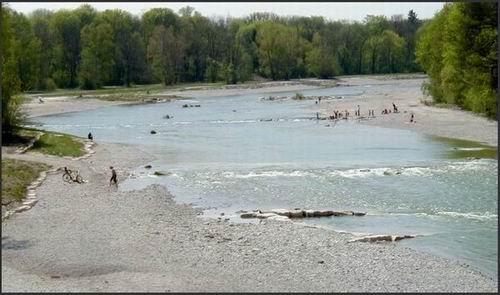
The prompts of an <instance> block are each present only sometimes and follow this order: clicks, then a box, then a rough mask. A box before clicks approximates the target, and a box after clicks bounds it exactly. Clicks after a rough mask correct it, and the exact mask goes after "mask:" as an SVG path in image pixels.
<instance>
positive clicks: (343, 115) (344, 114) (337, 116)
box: [330, 110, 349, 120]
mask: <svg viewBox="0 0 500 295" xmlns="http://www.w3.org/2000/svg"><path fill="white" fill-rule="evenodd" d="M348 117H349V111H348V110H345V111H343V112H342V111H337V110H334V111H333V115H331V116H330V120H336V119H342V118H345V119H347V118H348Z"/></svg>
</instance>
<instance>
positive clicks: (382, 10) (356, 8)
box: [7, 2, 444, 21]
mask: <svg viewBox="0 0 500 295" xmlns="http://www.w3.org/2000/svg"><path fill="white" fill-rule="evenodd" d="M84 3H85V2H11V3H9V2H7V5H8V6H9V7H11V8H13V9H14V10H16V11H18V12H22V13H26V14H28V13H30V12H32V11H33V10H35V9H38V8H46V9H49V10H58V9H63V8H68V9H74V8H77V7H78V6H80V5H82V4H84ZM87 3H88V4H90V5H92V6H93V7H94V8H95V9H97V10H98V11H103V10H106V9H115V8H119V9H123V10H127V11H129V12H130V13H132V14H135V15H141V14H143V13H144V12H146V11H147V10H149V9H151V8H155V7H167V8H170V9H172V10H174V11H176V12H177V11H178V10H179V8H181V7H184V6H187V5H189V6H191V7H194V8H195V10H196V11H199V12H200V13H201V14H202V15H204V16H208V17H211V16H223V17H225V16H233V17H241V16H247V15H249V14H251V13H253V12H273V13H276V14H278V15H281V16H285V15H301V16H323V17H325V18H326V19H329V20H342V19H347V20H358V21H360V20H363V19H364V18H365V17H366V15H368V14H374V15H385V16H387V17H390V16H392V15H395V14H403V15H407V14H408V11H409V10H410V9H413V11H415V12H416V13H417V16H418V18H420V19H426V18H431V17H433V16H434V14H435V13H436V12H437V11H439V10H440V9H441V8H442V7H443V5H444V2H385V3H376V2H343V3H338V2H337V3H331V2H330V3H319V2H307V3H305V2H301V3H300V2H299V3H293V2H239V3H238V2H233V3H231V2H219V3H218V2H205V3H200V2H140V3H139V2H87Z"/></svg>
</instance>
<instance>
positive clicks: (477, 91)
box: [417, 2, 498, 118]
mask: <svg viewBox="0 0 500 295" xmlns="http://www.w3.org/2000/svg"><path fill="white" fill-rule="evenodd" d="M497 5H498V4H497V3H493V2H491V3H490V2H488V3H486V2H484V3H483V2H475V3H453V4H446V5H445V7H444V8H443V9H442V10H441V11H440V12H439V13H438V14H437V15H436V16H435V18H434V19H433V20H432V21H430V22H429V23H427V24H425V25H424V27H423V28H422V29H421V31H420V32H419V39H418V45H417V58H418V60H419V62H420V63H421V65H422V66H423V68H424V69H425V70H426V72H427V73H428V75H429V78H430V82H429V83H428V84H427V85H426V86H425V87H426V90H427V91H428V93H429V94H431V95H432V96H433V97H434V100H435V101H436V102H446V103H450V104H456V105H458V106H461V107H463V108H465V109H468V110H472V111H473V112H476V113H483V114H485V115H487V116H489V117H491V118H496V110H497V104H498V102H497V99H496V96H497V91H498V86H497V85H496V83H495V82H496V80H497V79H498V77H497V72H498V67H497V64H498V59H497V53H498V42H497V36H498V29H497V13H496V11H497Z"/></svg>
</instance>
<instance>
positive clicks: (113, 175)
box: [109, 166, 118, 185]
mask: <svg viewBox="0 0 500 295" xmlns="http://www.w3.org/2000/svg"><path fill="white" fill-rule="evenodd" d="M109 169H111V179H110V180H109V185H111V184H114V185H118V180H117V178H116V171H115V169H114V168H113V166H111V167H109Z"/></svg>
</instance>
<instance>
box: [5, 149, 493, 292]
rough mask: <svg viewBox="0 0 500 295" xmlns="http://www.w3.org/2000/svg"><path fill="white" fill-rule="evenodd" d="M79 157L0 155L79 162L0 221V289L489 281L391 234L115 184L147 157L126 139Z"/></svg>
mask: <svg viewBox="0 0 500 295" xmlns="http://www.w3.org/2000/svg"><path fill="white" fill-rule="evenodd" d="M95 150H96V153H95V154H94V155H92V156H91V157H89V158H87V159H82V160H79V161H73V160H70V159H64V158H57V157H47V156H43V155H40V154H34V153H26V154H21V155H13V154H11V155H4V156H6V157H7V158H15V159H23V160H30V161H38V162H43V163H46V164H49V165H51V166H53V167H61V166H68V167H69V168H70V169H77V170H79V171H80V174H81V175H82V176H83V177H84V179H85V180H88V182H87V183H84V184H76V183H75V184H69V183H66V182H63V181H62V180H61V174H60V173H59V174H51V175H48V176H47V178H46V180H45V181H44V182H43V183H42V185H41V186H40V187H39V188H37V197H38V199H39V201H38V203H37V204H36V205H35V206H34V207H33V208H32V209H31V210H28V211H26V212H22V213H20V214H15V215H14V216H12V217H11V218H10V219H9V220H7V221H5V222H4V223H3V224H2V226H3V230H2V278H3V280H2V290H3V291H6V292H9V291H32V292H47V291H90V292H96V291H97V292H112V291H163V292H164V291H246V292H250V291H257V292H258V291H261V292H263V291H318V292H321V291H323V292H340V291H342V292H344V291H351V292H352V291H359V292H363V291H364V292H389V291H393V292H398V291H415V292H425V291H441V292H447V291H448V292H467V291H471V292H472V291H485V292H488V291H489V292H495V291H497V284H496V282H495V281H493V280H491V279H488V278H487V277H485V276H484V275H482V274H480V273H479V272H477V271H475V270H472V269H471V268H468V267H466V266H464V265H460V264H458V263H455V262H451V261H448V260H445V259H441V258H437V257H435V256H432V255H429V254H425V253H420V252H416V251H414V250H411V249H408V248H405V247H404V245H398V244H396V243H383V244H367V243H347V241H348V240H350V239H352V238H353V236H352V235H350V234H340V233H336V232H333V231H329V230H325V229H322V228H314V227H307V226H303V225H300V224H297V223H294V222H283V221H263V222H262V223H260V224H237V223H231V222H228V221H224V220H223V219H222V220H221V221H218V220H214V219H204V218H199V217H200V216H198V215H199V214H201V212H200V211H199V210H196V209H194V208H192V207H191V206H190V205H189V204H177V203H175V201H174V199H173V196H172V195H170V194H169V192H168V191H167V190H166V189H165V188H164V187H161V186H157V185H155V186H149V187H147V188H145V189H143V190H136V191H128V192H125V191H120V190H117V189H116V188H114V187H112V186H109V184H108V178H109V168H108V167H109V166H110V165H113V166H115V167H117V171H118V177H119V180H120V181H123V180H124V179H125V178H127V177H128V175H130V173H131V171H132V169H134V168H135V167H137V166H139V165H143V164H144V163H148V162H151V161H153V160H154V157H153V156H152V155H149V154H146V153H145V152H143V151H140V150H138V149H136V148H134V147H131V146H127V145H122V144H120V145H117V144H103V143H98V145H97V146H96V147H95Z"/></svg>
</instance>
